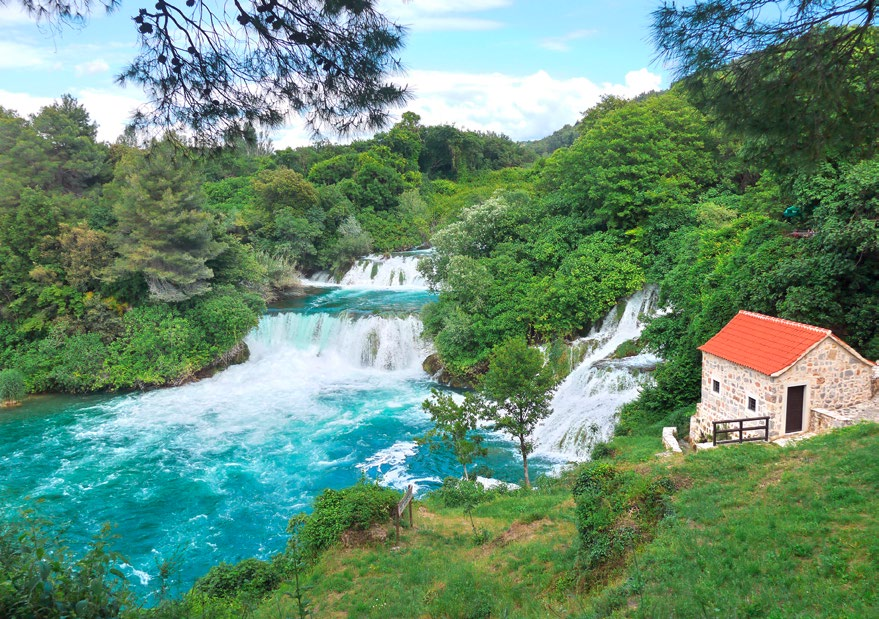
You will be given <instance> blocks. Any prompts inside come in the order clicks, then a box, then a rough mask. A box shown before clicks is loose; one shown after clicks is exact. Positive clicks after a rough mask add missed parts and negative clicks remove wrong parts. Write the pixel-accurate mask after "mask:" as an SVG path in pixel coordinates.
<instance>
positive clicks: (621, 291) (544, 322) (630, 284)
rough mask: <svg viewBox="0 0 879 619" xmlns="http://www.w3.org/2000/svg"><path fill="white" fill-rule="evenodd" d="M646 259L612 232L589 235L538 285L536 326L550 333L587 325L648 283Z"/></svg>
mask: <svg viewBox="0 0 879 619" xmlns="http://www.w3.org/2000/svg"><path fill="white" fill-rule="evenodd" d="M642 259H643V258H642V256H641V254H640V252H638V251H637V250H635V249H633V248H632V247H630V246H626V245H623V244H622V243H620V242H619V241H618V240H617V239H615V238H614V237H613V236H612V235H610V234H609V233H597V234H593V235H591V236H588V237H586V239H584V240H583V241H582V242H581V243H580V245H579V246H577V248H576V249H575V250H573V251H572V252H571V253H569V254H568V255H567V256H566V257H565V258H564V259H563V260H562V263H561V265H560V266H559V268H558V270H557V271H556V272H555V273H554V274H553V275H552V277H550V276H545V277H544V278H543V280H542V281H541V282H539V283H536V284H535V285H534V287H533V290H534V299H533V301H534V302H533V304H531V308H532V310H531V315H532V319H531V320H532V324H533V325H534V328H535V329H536V330H537V331H538V332H539V333H542V334H543V335H544V336H551V335H553V334H562V335H569V334H573V333H578V332H581V331H583V330H585V329H586V328H588V327H589V326H590V325H591V324H592V323H594V322H595V321H597V320H599V319H600V318H601V317H602V316H604V315H605V314H606V313H607V312H608V311H609V310H610V309H611V308H612V307H613V306H614V305H615V304H616V303H617V301H619V300H620V299H621V298H623V297H625V296H626V295H629V294H631V293H632V292H634V291H636V290H639V289H640V288H641V287H642V286H643V285H644V272H643V270H642V268H641V265H640V263H641V262H642Z"/></svg>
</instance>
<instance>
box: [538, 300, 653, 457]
mask: <svg viewBox="0 0 879 619" xmlns="http://www.w3.org/2000/svg"><path fill="white" fill-rule="evenodd" d="M656 299H657V295H656V291H655V290H654V289H652V288H648V289H646V290H642V291H640V292H637V293H635V294H634V295H632V296H631V297H630V298H629V299H628V300H627V301H626V302H625V306H624V307H623V308H622V311H620V308H619V307H617V308H614V309H613V310H611V311H610V313H609V314H608V315H607V316H606V317H605V319H604V320H603V321H602V322H601V326H600V327H599V328H594V329H593V330H592V331H591V332H590V333H589V335H588V336H586V337H585V338H583V340H582V342H583V343H584V344H586V345H588V346H590V347H591V351H590V352H589V353H588V354H587V355H586V357H585V358H584V359H583V361H582V363H580V365H579V366H577V368H576V369H575V370H574V371H573V372H571V374H569V375H568V377H567V378H566V379H565V380H564V381H563V382H562V384H561V386H560V387H559V389H558V391H557V392H556V394H555V397H554V398H553V400H552V410H553V412H552V414H551V415H550V416H549V417H547V418H546V419H544V420H543V421H541V422H540V425H539V426H538V427H537V430H536V431H535V439H536V441H537V448H536V450H535V454H536V455H539V456H544V457H547V458H552V459H556V460H560V461H571V460H574V461H577V460H584V459H586V458H588V456H589V452H590V450H591V449H592V446H593V445H594V444H595V443H596V442H600V441H606V440H608V439H609V438H610V436H611V434H612V432H613V427H614V423H615V420H616V413H617V411H618V410H619V408H620V406H622V405H623V404H626V403H627V402H631V401H632V400H634V399H635V398H636V397H638V394H639V393H640V390H641V386H642V385H643V384H644V381H645V380H646V377H645V375H644V374H643V369H644V368H647V367H651V366H653V365H655V364H656V362H658V361H659V359H658V358H657V357H655V356H654V355H651V354H648V353H645V354H640V355H637V356H635V357H630V358H627V359H621V360H618V361H607V360H606V358H607V357H608V356H609V355H611V354H612V353H613V352H614V351H615V350H616V348H617V347H618V346H619V345H620V344H622V343H623V342H625V341H627V340H633V339H636V338H638V337H639V336H640V335H641V332H642V331H643V329H644V322H643V320H642V318H643V317H644V316H645V315H647V314H650V313H651V312H652V311H654V309H655V305H656Z"/></svg>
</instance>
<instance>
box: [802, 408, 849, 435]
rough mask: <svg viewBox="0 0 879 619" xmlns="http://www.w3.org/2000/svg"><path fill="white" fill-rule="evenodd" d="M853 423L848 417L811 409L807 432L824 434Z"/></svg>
mask: <svg viewBox="0 0 879 619" xmlns="http://www.w3.org/2000/svg"><path fill="white" fill-rule="evenodd" d="M852 423H854V421H853V420H852V419H851V418H850V417H846V416H845V415H840V414H839V413H835V412H833V411H829V410H827V409H824V408H813V409H812V411H811V416H810V417H809V432H816V433H817V432H824V431H825V430H835V429H836V428H844V427H846V426H850V425H852Z"/></svg>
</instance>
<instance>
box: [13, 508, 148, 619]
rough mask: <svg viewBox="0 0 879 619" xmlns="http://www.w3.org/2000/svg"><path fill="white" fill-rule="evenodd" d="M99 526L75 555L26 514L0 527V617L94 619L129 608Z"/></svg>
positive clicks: (106, 532)
mask: <svg viewBox="0 0 879 619" xmlns="http://www.w3.org/2000/svg"><path fill="white" fill-rule="evenodd" d="M109 537H110V534H109V529H108V528H107V527H105V528H104V529H103V530H102V531H101V533H100V534H99V535H98V536H97V537H95V539H94V540H93V541H92V542H91V544H90V545H89V547H88V549H87V550H86V551H85V553H84V554H82V555H81V556H75V555H73V554H72V553H71V552H70V550H69V549H68V548H67V547H66V546H65V545H64V543H63V542H62V541H60V540H59V539H58V537H57V536H56V535H55V533H54V532H53V531H52V530H51V529H50V527H49V525H48V524H47V523H46V522H44V521H42V520H40V519H38V518H36V517H35V516H34V514H33V513H31V512H26V513H24V514H23V515H22V517H21V518H20V519H18V520H13V521H6V522H3V523H2V524H0V616H3V617H9V618H10V619H14V618H22V619H24V618H25V617H41V618H46V619H62V618H64V617H82V618H84V619H99V618H103V617H119V616H121V615H122V614H123V613H124V612H125V611H127V610H129V609H131V608H132V607H133V601H134V600H133V596H132V594H131V591H130V589H129V588H128V583H127V581H126V580H125V576H124V575H123V574H122V572H121V571H119V568H118V567H117V566H118V565H119V564H120V563H122V562H124V559H123V558H122V557H120V556H119V555H118V554H117V553H115V552H113V551H112V550H110V548H109V544H108V541H107V540H108V539H109Z"/></svg>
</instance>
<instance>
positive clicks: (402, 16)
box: [0, 0, 668, 146]
mask: <svg viewBox="0 0 879 619" xmlns="http://www.w3.org/2000/svg"><path fill="white" fill-rule="evenodd" d="M12 1H13V3H14V2H15V0H12ZM658 3H659V0H617V1H606V2H594V1H590V0H583V1H576V0H543V1H542V2H537V1H535V0H527V1H526V0H408V1H407V0H379V6H380V7H381V8H382V10H384V11H385V12H386V13H387V14H388V15H390V16H391V17H393V18H394V19H395V20H396V21H398V22H399V23H402V24H404V25H406V26H407V27H408V28H409V34H408V36H407V41H406V47H405V48H404V49H403V51H402V53H401V60H402V61H403V65H404V66H405V67H406V73H405V75H402V76H399V77H398V78H397V79H399V80H400V81H402V82H404V83H406V84H408V85H409V86H410V87H411V88H412V91H413V94H414V98H413V100H412V101H411V102H410V104H409V105H408V109H410V110H412V111H414V112H416V113H418V114H420V115H421V116H422V122H423V123H424V124H438V123H451V124H455V125H456V126H458V127H462V128H467V129H477V130H486V131H497V132H501V133H505V134H507V135H509V136H510V137H512V138H514V139H517V140H524V139H536V138H540V137H543V136H545V135H548V134H549V133H551V132H552V131H554V130H555V129H557V128H559V127H561V126H563V125H565V124H567V123H570V122H573V121H575V120H576V119H577V118H579V116H580V114H581V113H582V112H583V111H584V110H586V109H588V108H589V107H590V106H591V105H593V104H594V103H595V102H597V101H598V99H599V97H600V96H601V95H602V94H604V93H614V94H618V95H621V96H635V95H637V94H640V93H641V92H645V91H648V90H653V89H657V88H665V87H667V86H668V72H667V71H665V70H664V69H663V67H662V66H661V65H660V64H659V63H656V62H652V61H653V58H654V52H653V49H652V47H651V45H650V42H649V24H650V12H651V11H652V10H653V9H654V8H655V7H656V6H657V4H658ZM141 4H143V3H141ZM141 4H138V3H136V2H134V3H132V2H129V1H128V0H123V2H122V7H121V8H120V9H119V10H118V12H117V13H116V14H114V15H110V16H107V15H95V16H93V17H92V18H91V19H90V21H89V22H88V23H87V25H86V26H85V27H83V28H80V29H71V28H65V29H62V30H57V29H49V28H47V27H45V26H43V27H40V26H37V25H35V24H34V23H33V22H32V21H31V20H29V19H28V18H27V17H26V16H25V15H23V14H22V13H21V12H19V11H18V10H17V9H14V8H0V28H2V32H3V37H2V41H0V106H3V107H7V108H12V109H15V110H17V111H18V112H19V113H21V114H25V115H26V114H30V113H33V112H36V111H37V110H38V109H39V108H40V107H41V106H43V105H46V104H48V103H51V101H52V100H53V99H54V98H57V97H58V96H60V95H61V94H63V93H68V92H69V93H71V94H73V95H74V96H76V97H77V98H78V99H79V100H80V102H81V103H82V104H83V105H85V107H86V108H87V109H88V110H89V112H90V113H91V115H92V117H93V118H94V119H95V120H96V121H97V122H98V124H99V127H100V133H99V136H100V137H101V139H104V140H107V141H112V140H113V139H115V137H116V136H117V135H118V134H119V132H120V131H121V128H122V126H123V124H124V122H125V119H126V118H127V115H128V114H129V113H130V111H131V110H132V109H134V108H135V107H136V106H137V105H138V104H139V102H140V100H141V98H142V95H141V93H140V92H139V90H138V89H137V88H136V87H133V86H129V87H127V88H121V87H119V86H117V85H116V84H115V83H114V77H115V76H116V75H117V74H118V73H119V72H120V71H121V69H122V68H123V67H124V66H125V64H126V62H127V61H129V60H130V59H131V58H133V56H134V54H135V52H136V40H137V39H136V31H135V26H134V24H133V23H132V22H131V16H132V15H133V14H135V13H136V12H137V8H138V7H139V6H141ZM400 111H401V112H402V111H403V110H400ZM328 137H331V138H332V136H328ZM274 140H275V144H276V145H277V146H296V145H300V144H303V143H306V142H307V141H308V133H307V131H305V129H304V128H303V127H302V125H301V122H299V121H298V119H297V118H296V117H293V118H291V119H290V124H289V125H288V127H287V128H285V129H283V130H280V131H278V132H277V133H276V134H275V135H274Z"/></svg>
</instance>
